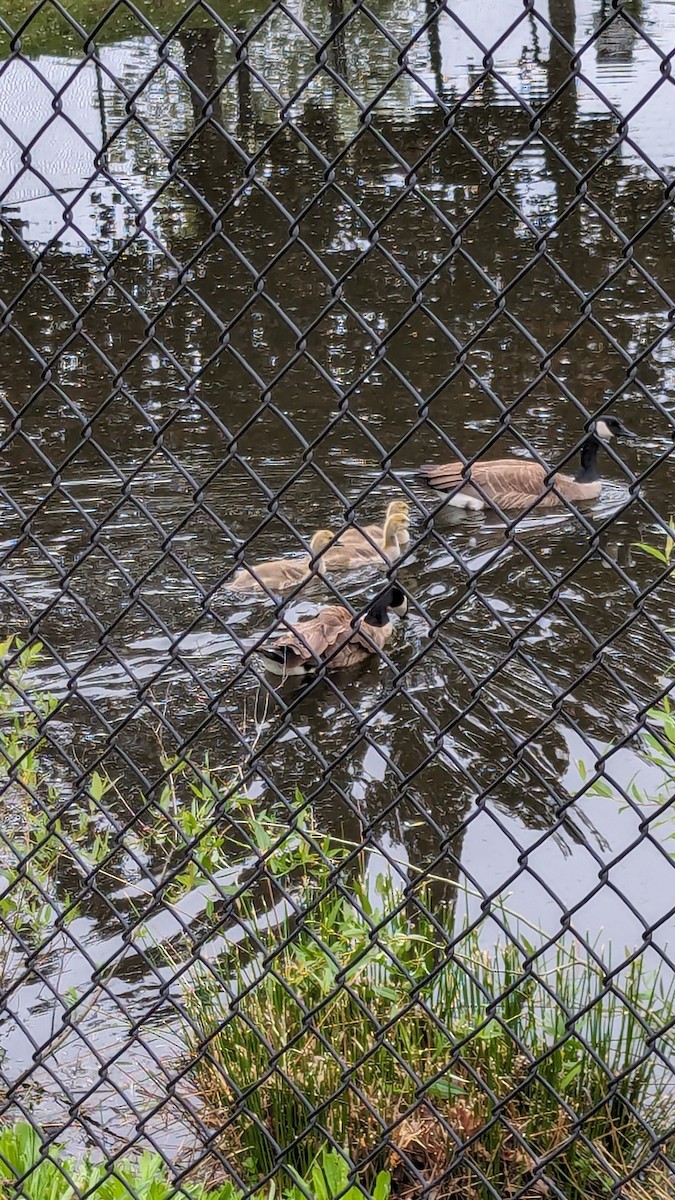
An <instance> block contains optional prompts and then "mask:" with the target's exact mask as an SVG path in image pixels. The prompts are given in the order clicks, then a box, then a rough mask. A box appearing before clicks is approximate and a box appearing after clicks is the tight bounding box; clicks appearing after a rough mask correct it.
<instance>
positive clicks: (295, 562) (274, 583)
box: [227, 529, 334, 592]
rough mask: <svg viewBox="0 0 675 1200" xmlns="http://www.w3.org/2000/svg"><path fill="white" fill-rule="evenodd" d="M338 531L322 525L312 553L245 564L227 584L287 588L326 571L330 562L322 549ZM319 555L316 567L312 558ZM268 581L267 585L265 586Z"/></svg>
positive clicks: (257, 588)
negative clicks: (323, 527)
mask: <svg viewBox="0 0 675 1200" xmlns="http://www.w3.org/2000/svg"><path fill="white" fill-rule="evenodd" d="M333 537H334V535H333V534H332V533H331V532H330V529H318V530H317V532H316V533H314V534H313V535H312V538H311V540H310V543H309V544H310V546H311V549H312V553H311V555H310V554H304V555H303V556H302V558H273V559H270V561H269V562H262V563H258V564H257V566H255V567H241V568H240V570H238V571H237V573H236V575H235V576H234V579H232V581H231V582H230V583H228V584H227V587H228V588H229V589H230V590H231V591H234V592H261V591H264V588H267V591H268V592H285V591H288V589H289V588H292V587H295V585H296V584H298V583H302V582H303V581H304V580H305V579H310V578H311V576H312V575H313V574H314V573H315V572H317V573H318V574H319V575H323V574H324V572H325V570H326V564H325V561H324V559H323V557H317V555H321V551H322V550H324V549H325V548H326V546H327V545H328V543H329V542H330V541H332V539H333ZM314 559H316V562H315V563H314V567H312V561H313V560H314ZM263 584H264V587H263Z"/></svg>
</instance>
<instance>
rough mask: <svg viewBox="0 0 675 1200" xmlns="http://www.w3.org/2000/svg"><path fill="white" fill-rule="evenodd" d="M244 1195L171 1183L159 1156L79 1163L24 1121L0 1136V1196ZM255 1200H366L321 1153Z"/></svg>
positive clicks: (339, 1163) (199, 1199) (74, 1199)
mask: <svg viewBox="0 0 675 1200" xmlns="http://www.w3.org/2000/svg"><path fill="white" fill-rule="evenodd" d="M389 1192H390V1178H389V1175H388V1174H387V1173H386V1172H385V1171H382V1172H380V1174H379V1175H378V1177H377V1179H376V1181H375V1186H374V1188H373V1192H372V1200H388V1197H389ZM243 1195H244V1193H242V1192H241V1191H240V1190H239V1188H237V1187H236V1186H235V1184H234V1183H233V1182H232V1181H231V1180H228V1181H227V1182H226V1183H223V1184H221V1185H220V1186H219V1187H216V1188H206V1187H205V1186H204V1185H203V1184H201V1183H190V1182H189V1181H188V1182H187V1183H182V1184H181V1185H180V1186H179V1187H177V1186H176V1184H174V1182H173V1181H172V1179H171V1176H170V1174H169V1171H168V1168H167V1165H166V1163H165V1162H164V1161H163V1159H162V1158H161V1157H160V1156H159V1154H152V1153H150V1152H149V1151H145V1152H144V1153H142V1154H140V1155H139V1156H138V1157H136V1158H132V1157H131V1156H130V1155H125V1156H123V1157H121V1158H117V1159H115V1160H113V1161H111V1162H110V1161H109V1162H99V1163H93V1162H92V1161H91V1160H90V1159H89V1158H82V1159H80V1160H79V1161H78V1160H76V1159H75V1158H73V1157H72V1156H71V1155H66V1154H65V1153H64V1150H63V1147H62V1146H58V1145H51V1146H49V1147H47V1146H46V1144H45V1141H44V1139H43V1137H42V1135H41V1133H40V1132H39V1131H38V1130H37V1129H36V1128H35V1127H34V1126H32V1125H30V1124H29V1123H28V1122H27V1121H18V1122H17V1123H16V1124H15V1125H12V1126H8V1127H7V1128H6V1129H3V1130H2V1132H1V1133H0V1197H2V1200H9V1197H10V1196H12V1197H24V1198H25V1200H79V1198H80V1197H82V1196H86V1197H87V1200H170V1198H171V1197H173V1196H176V1197H178V1198H180V1197H181V1196H182V1197H184V1198H185V1200H241V1198H242V1196H243ZM255 1200H368V1197H367V1195H366V1193H365V1192H364V1190H363V1189H362V1187H361V1186H360V1185H359V1183H358V1181H355V1180H354V1179H353V1177H352V1175H350V1170H349V1166H348V1163H347V1162H346V1161H345V1159H344V1157H343V1156H342V1155H340V1154H338V1153H337V1152H336V1151H335V1150H331V1151H329V1150H325V1149H324V1150H323V1152H322V1153H321V1154H320V1155H319V1156H318V1157H317V1159H316V1161H315V1162H313V1163H312V1165H311V1167H310V1170H309V1172H308V1175H307V1179H305V1180H302V1179H299V1180H298V1182H297V1183H295V1184H291V1185H290V1186H289V1187H288V1188H287V1189H285V1191H283V1192H282V1193H281V1194H279V1196H278V1197H277V1188H276V1185H275V1184H274V1182H273V1181H272V1182H270V1183H269V1184H268V1185H267V1186H265V1187H264V1188H260V1189H258V1190H257V1191H256V1193H255Z"/></svg>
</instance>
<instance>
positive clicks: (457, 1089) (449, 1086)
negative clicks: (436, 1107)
mask: <svg viewBox="0 0 675 1200" xmlns="http://www.w3.org/2000/svg"><path fill="white" fill-rule="evenodd" d="M427 1090H428V1091H429V1092H430V1093H431V1095H432V1096H440V1097H441V1099H442V1100H450V1099H451V1098H452V1097H453V1096H462V1095H463V1094H464V1092H465V1091H466V1085H465V1084H464V1081H463V1080H462V1079H460V1078H459V1077H458V1076H457V1075H444V1076H443V1078H442V1079H437V1080H436V1081H435V1082H434V1083H432V1084H431V1087H429V1088H428V1089H427Z"/></svg>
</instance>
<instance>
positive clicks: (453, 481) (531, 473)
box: [419, 458, 546, 508]
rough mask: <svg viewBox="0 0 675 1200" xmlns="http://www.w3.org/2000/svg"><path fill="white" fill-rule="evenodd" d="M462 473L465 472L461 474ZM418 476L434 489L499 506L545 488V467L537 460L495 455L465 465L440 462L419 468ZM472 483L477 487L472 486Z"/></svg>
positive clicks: (524, 499) (525, 498)
mask: <svg viewBox="0 0 675 1200" xmlns="http://www.w3.org/2000/svg"><path fill="white" fill-rule="evenodd" d="M462 472H465V474H462ZM419 474H420V477H421V479H422V480H423V481H424V483H426V484H428V485H429V487H432V488H435V489H436V491H441V492H449V491H454V490H455V489H456V488H457V489H459V490H460V491H462V492H469V493H470V494H472V495H476V496H480V495H481V493H482V494H483V496H484V497H486V498H487V499H488V500H494V501H496V502H497V504H499V505H500V507H502V508H509V507H512V506H513V505H514V504H515V505H522V504H523V503H524V502H525V503H527V501H529V500H534V499H536V497H537V496H540V495H541V493H542V491H543V490H544V488H545V486H546V484H545V479H546V470H545V468H544V467H543V466H541V464H540V463H537V462H533V461H532V460H528V459H517V458H495V459H492V460H488V461H487V462H476V463H472V465H471V466H470V467H466V468H465V467H464V464H463V463H461V462H452V463H442V464H441V465H439V466H426V467H421V468H420V472H419ZM472 482H475V483H476V484H477V485H478V488H480V491H479V490H478V488H473V487H471V483H472Z"/></svg>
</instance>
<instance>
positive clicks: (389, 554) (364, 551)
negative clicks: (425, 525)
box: [323, 512, 410, 570]
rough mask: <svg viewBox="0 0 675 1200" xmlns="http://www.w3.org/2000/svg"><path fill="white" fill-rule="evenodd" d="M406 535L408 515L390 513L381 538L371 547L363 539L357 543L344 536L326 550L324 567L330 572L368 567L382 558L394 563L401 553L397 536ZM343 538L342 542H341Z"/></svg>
mask: <svg viewBox="0 0 675 1200" xmlns="http://www.w3.org/2000/svg"><path fill="white" fill-rule="evenodd" d="M401 533H403V534H407V536H408V537H410V535H409V533H408V515H407V513H406V514H403V513H401V512H395V513H392V515H391V516H390V517H387V520H386V521H385V523H384V529H383V531H382V538H381V539H376V544H375V545H373V544H372V543H371V542H369V541H368V539H367V538H365V537H362V536H361V537H359V539H358V540H357V541H349V540H347V536H346V534H343V535H342V536H341V537H340V540H339V541H338V542H336V543H335V545H334V546H331V548H330V550H326V551H325V553H324V555H323V558H324V560H325V563H326V567H327V568H328V569H329V570H330V569H331V568H334V569H336V570H339V569H340V568H344V569H351V568H353V567H364V566H369V565H371V564H372V563H377V562H380V563H381V562H382V560H383V558H384V559H386V560H387V562H394V561H395V560H396V559H397V558H398V557H399V555H400V553H401V542H400V541H399V535H400V534H401ZM343 538H344V541H343Z"/></svg>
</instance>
